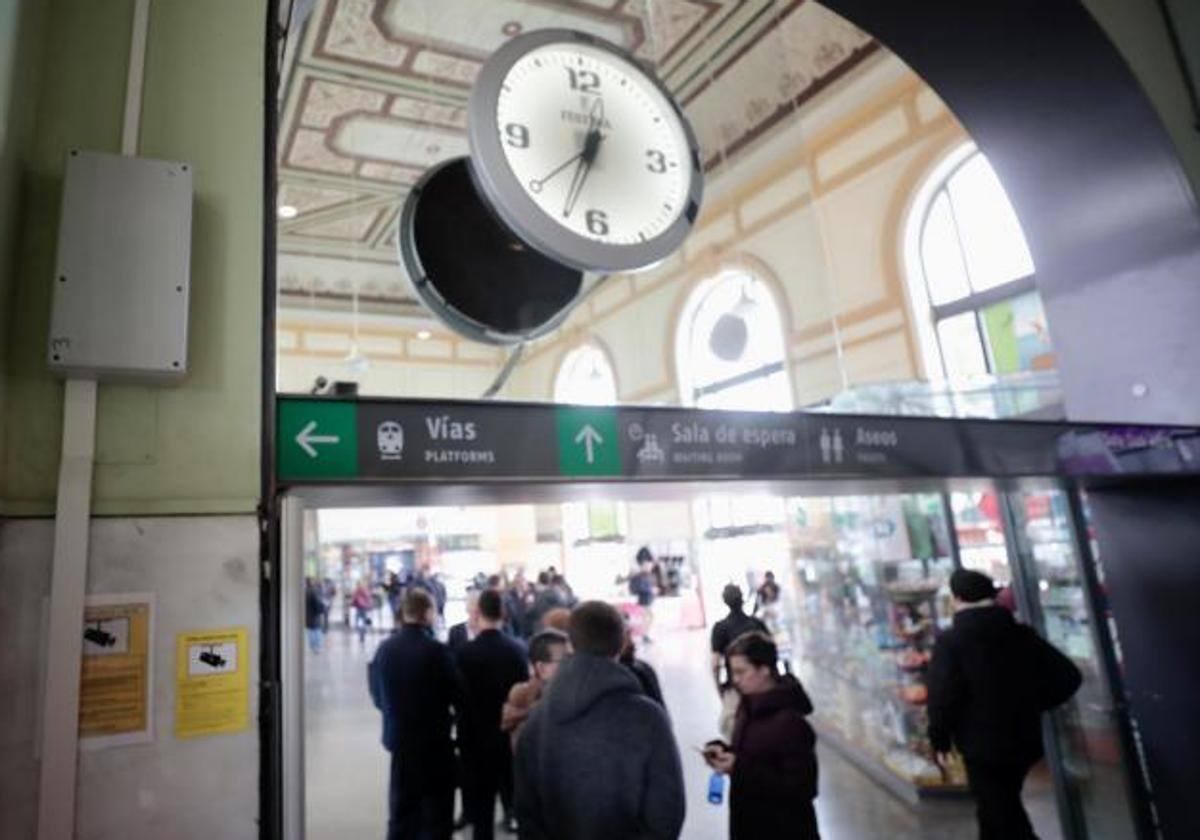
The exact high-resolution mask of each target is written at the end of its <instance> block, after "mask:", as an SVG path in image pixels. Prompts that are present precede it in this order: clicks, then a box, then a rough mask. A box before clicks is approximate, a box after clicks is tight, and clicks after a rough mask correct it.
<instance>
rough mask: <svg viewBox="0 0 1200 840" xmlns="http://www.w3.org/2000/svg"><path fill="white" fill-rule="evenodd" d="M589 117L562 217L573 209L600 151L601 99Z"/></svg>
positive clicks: (602, 115) (602, 117)
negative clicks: (586, 131)
mask: <svg viewBox="0 0 1200 840" xmlns="http://www.w3.org/2000/svg"><path fill="white" fill-rule="evenodd" d="M590 117H591V119H590V120H589V122H588V133H587V136H586V137H584V139H583V151H581V152H580V153H579V163H578V164H577V165H576V167H575V174H574V175H573V176H572V178H571V186H570V188H569V189H568V190H567V200H566V203H565V204H564V205H563V216H564V217H565V216H570V215H571V211H572V210H574V209H575V202H576V201H578V200H579V195H580V193H582V192H583V185H584V182H585V181H587V176H588V174H589V173H590V172H591V171H592V164H593V163H594V162H595V160H596V155H597V153H598V152H599V151H600V141H601V140H603V139H604V135H602V134H601V133H600V127H601V126H602V125H603V124H604V100H603V99H599V98H597V99H596V101H595V103H594V104H593V105H592V111H591V115H590Z"/></svg>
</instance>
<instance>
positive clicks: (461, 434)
mask: <svg viewBox="0 0 1200 840" xmlns="http://www.w3.org/2000/svg"><path fill="white" fill-rule="evenodd" d="M425 428H426V429H428V430H429V437H431V438H433V439H434V440H475V438H476V437H478V434H477V433H476V431H475V424H474V423H472V422H467V423H462V422H459V421H458V420H452V419H450V415H449V414H443V415H441V416H440V417H426V418H425Z"/></svg>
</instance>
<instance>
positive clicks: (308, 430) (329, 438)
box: [296, 420, 342, 458]
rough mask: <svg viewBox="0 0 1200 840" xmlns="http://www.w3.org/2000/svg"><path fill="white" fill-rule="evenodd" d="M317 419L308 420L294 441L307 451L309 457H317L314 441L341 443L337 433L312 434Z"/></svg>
mask: <svg viewBox="0 0 1200 840" xmlns="http://www.w3.org/2000/svg"><path fill="white" fill-rule="evenodd" d="M316 428H317V421H316V420H310V421H309V423H308V425H307V426H305V427H304V428H303V429H301V430H300V434H298V435H296V443H298V444H300V448H301V449H303V450H304V451H305V452H307V453H308V457H309V458H316V457H317V450H316V447H314V446H313V444H314V443H341V440H342V439H341V438H340V437H338V436H337V435H314V434H313V432H314V431H316Z"/></svg>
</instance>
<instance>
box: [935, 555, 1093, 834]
mask: <svg viewBox="0 0 1200 840" xmlns="http://www.w3.org/2000/svg"><path fill="white" fill-rule="evenodd" d="M950 592H951V594H952V595H953V596H954V605H955V615H954V626H953V627H952V628H951V629H950V630H947V631H946V632H945V633H943V634H942V635H941V636H940V637H939V638H938V640H937V644H936V645H935V646H934V651H933V659H932V660H931V662H930V665H929V681H928V683H929V701H928V712H929V739H930V742H931V743H932V745H933V749H934V752H935V754H936V758H937V760H938V763H939V764H942V765H943V766H944V763H945V761H946V758H947V754H948V753H949V752H950V749H951V747H957V748H958V751H959V752H960V753H962V756H963V760H964V761H965V763H966V767H967V778H968V783H969V785H970V789H971V795H972V796H973V797H974V798H975V804H976V813H977V817H978V821H979V836H980V840H1036V837H1037V835H1035V834H1034V832H1033V826H1032V825H1031V824H1030V822H1029V815H1028V814H1026V813H1025V807H1024V805H1023V804H1022V802H1021V787H1022V785H1024V783H1025V776H1026V775H1027V774H1028V773H1029V771H1030V769H1032V768H1033V766H1034V765H1035V764H1036V763H1037V762H1038V761H1039V760H1040V759H1041V757H1042V723H1041V716H1042V713H1043V712H1048V711H1050V710H1051V709H1053V708H1055V707H1056V706H1060V705H1062V704H1063V703H1065V702H1066V701H1067V700H1069V699H1070V698H1071V696H1072V695H1073V694H1074V693H1075V692H1076V691H1078V690H1079V686H1080V684H1081V683H1082V682H1083V675H1082V674H1080V672H1079V669H1078V668H1076V667H1075V665H1074V663H1072V662H1071V660H1070V659H1068V658H1067V657H1066V656H1064V655H1063V654H1062V653H1060V652H1059V651H1058V650H1057V649H1055V648H1054V646H1053V645H1051V644H1050V643H1049V642H1047V641H1045V640H1044V639H1042V638H1041V637H1040V636H1038V635H1037V633H1036V632H1034V630H1033V629H1032V628H1031V627H1029V626H1027V625H1024V624H1018V623H1017V621H1016V620H1015V619H1014V618H1013V616H1012V613H1011V612H1009V611H1008V610H1006V609H1005V608H1004V607H1002V606H1000V605H998V604H997V603H996V586H995V584H994V583H993V582H992V579H991V578H990V577H988V576H987V575H985V574H982V573H980V572H975V571H971V570H968V569H958V570H956V571H955V572H954V574H952V575H951V576H950Z"/></svg>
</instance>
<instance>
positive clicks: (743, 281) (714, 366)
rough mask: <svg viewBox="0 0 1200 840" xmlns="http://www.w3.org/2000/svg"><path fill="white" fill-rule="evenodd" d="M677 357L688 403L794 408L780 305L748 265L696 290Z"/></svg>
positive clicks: (687, 308)
mask: <svg viewBox="0 0 1200 840" xmlns="http://www.w3.org/2000/svg"><path fill="white" fill-rule="evenodd" d="M675 358H676V363H677V365H678V368H679V371H678V372H679V390H680V398H681V400H682V402H683V403H684V405H694V406H697V407H699V408H727V409H748V410H756V411H791V410H792V386H791V381H790V380H789V378H788V369H787V355H786V353H785V348H784V335H783V322H782V319H781V318H780V313H779V305H778V304H777V303H776V301H775V298H774V296H773V295H772V294H771V290H770V288H769V287H768V286H767V284H766V283H765V282H764V281H763V280H761V279H759V278H757V277H755V276H754V275H753V274H751V273H750V272H749V271H747V270H746V269H744V268H740V267H737V268H727V269H725V270H723V271H722V272H721V273H720V274H718V275H717V276H716V277H714V278H712V279H710V280H709V281H707V282H705V283H702V284H700V285H699V286H698V287H697V288H696V290H695V291H694V292H692V295H691V297H690V298H688V301H687V304H686V305H685V306H684V309H683V316H682V317H681V318H680V321H679V331H678V333H677V334H676V337H675Z"/></svg>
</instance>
